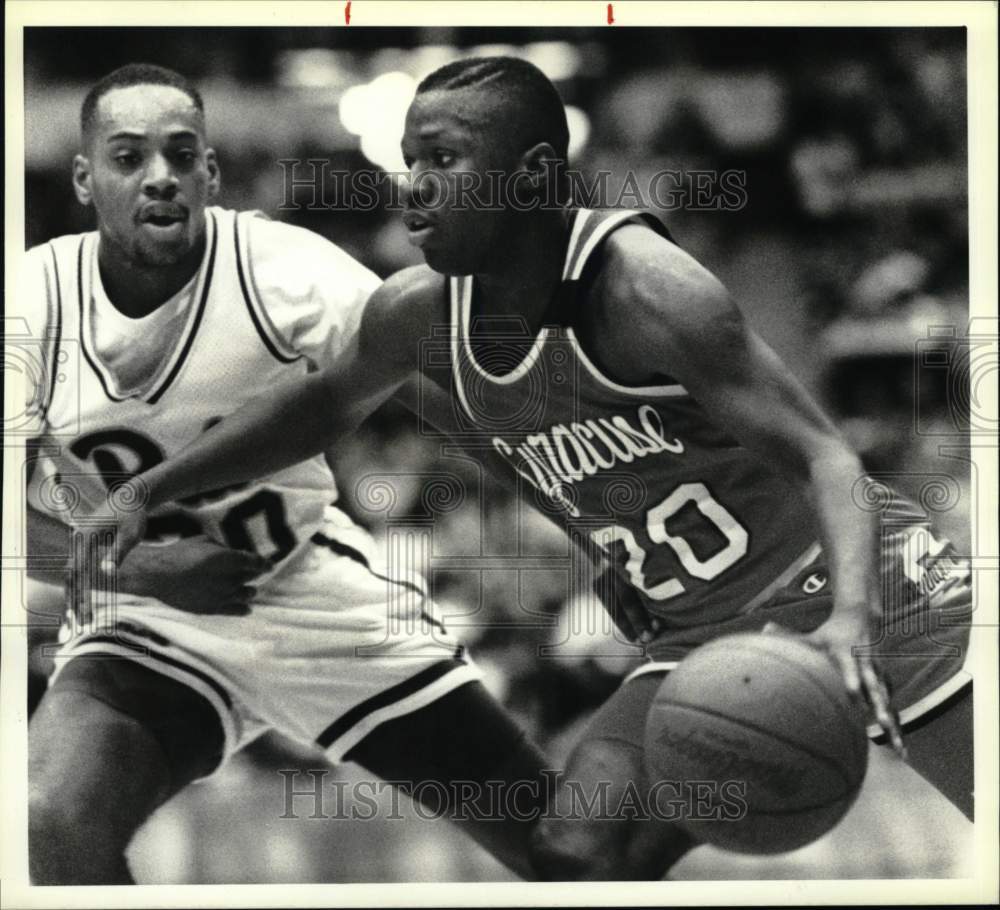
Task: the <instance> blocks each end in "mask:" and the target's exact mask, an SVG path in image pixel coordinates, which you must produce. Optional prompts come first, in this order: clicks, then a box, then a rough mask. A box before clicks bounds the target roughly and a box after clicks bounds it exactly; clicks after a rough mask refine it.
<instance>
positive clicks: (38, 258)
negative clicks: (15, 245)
mask: <svg viewBox="0 0 1000 910" xmlns="http://www.w3.org/2000/svg"><path fill="white" fill-rule="evenodd" d="M94 234H96V231H84V232H82V233H79V234H60V235H59V236H58V237H52V238H50V239H49V240H46V241H45V242H43V243H38V244H36V245H35V246H32V247H29V248H28V249H27V250H26V251H25V253H24V257H23V262H25V263H27V264H29V267H35V268H38V267H41V266H43V265H46V264H48V263H50V262H52V259H53V256H55V257H56V258H57V259H58V260H60V261H61V260H62V259H64V258H66V257H70V258H72V259H73V260H74V262H75V259H76V258H77V257H78V255H79V251H80V245H81V244H82V243H83V241H84V240H86V239H87V238H88V237H90V236H91V235H94Z"/></svg>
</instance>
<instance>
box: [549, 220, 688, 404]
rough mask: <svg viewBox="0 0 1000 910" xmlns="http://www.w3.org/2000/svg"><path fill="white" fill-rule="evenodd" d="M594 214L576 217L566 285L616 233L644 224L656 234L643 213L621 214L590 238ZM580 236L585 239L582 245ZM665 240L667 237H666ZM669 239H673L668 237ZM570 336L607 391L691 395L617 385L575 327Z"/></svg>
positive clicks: (678, 389)
mask: <svg viewBox="0 0 1000 910" xmlns="http://www.w3.org/2000/svg"><path fill="white" fill-rule="evenodd" d="M591 214H593V212H591V211H588V210H586V209H581V210H580V212H579V213H578V215H577V221H576V223H575V224H574V225H573V234H572V236H571V238H570V245H569V248H568V251H567V255H566V268H565V271H564V273H563V281H564V282H578V281H579V280H580V276H581V275H582V274H583V270H584V268H585V267H586V265H587V261H588V260H589V259H590V257H591V255H592V254H593V252H594V250H596V249H597V247H598V245H599V244H600V243H601V242H602V241H604V240H605V239H606V238H607V237H608V235H610V234H611V233H612V232H613V231H614V230H616V229H617V228H619V227H621V226H622V225H623V224H628V223H629V222H631V223H634V224H643V225H644V226H646V227H648V228H650V230H654V229H655V228H654V225H653V224H652V223H650V217H649V216H646V215H645V213H643V212H636V211H631V210H629V211H621V212H616V213H615V214H613V215H610V216H609V217H607V218H605V219H604V220H603V221H600V222H598V223H597V224H596V225H594V227H593V230H591V232H590V233H589V234H586V232H585V231H584V230H583V222H584V217H585V216H589V215H591ZM581 236H583V237H584V239H583V242H582V243H581ZM663 236H666V235H665V234H664V235H663ZM667 239H668V240H670V239H671V238H670V237H669V236H667ZM567 334H568V336H569V338H570V340H571V342H572V344H573V346H574V348H575V350H576V354H577V357H578V358H579V359H580V362H581V363H582V364H583V365H584V367H585V368H586V369H587V371H588V372H589V373H590V374H591V376H593V377H594V379H596V380H597V381H598V382H599V383H600V384H601V385H603V386H604V387H605V388H608V389H611V390H612V391H613V392H617V393H619V394H622V395H635V396H636V397H638V398H680V397H684V396H687V395H689V392H688V390H687V389H686V388H684V386H683V385H681V384H680V383H676V382H675V383H670V384H668V385H640V386H628V385H622V384H621V383H620V382H615V381H614V380H613V379H610V378H609V377H608V376H606V375H605V374H604V372H603V371H602V370H601V369H600V368H599V367H598V366H597V364H595V363H594V362H593V361H592V360H591V359H590V357H588V356H587V353H586V351H585V350H584V349H583V345H582V344H581V343H580V339H579V338H578V337H577V334H576V332H575V331H574V330H573V328H572V326H568V327H567Z"/></svg>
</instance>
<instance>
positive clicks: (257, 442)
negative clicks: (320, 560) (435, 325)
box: [117, 270, 427, 561]
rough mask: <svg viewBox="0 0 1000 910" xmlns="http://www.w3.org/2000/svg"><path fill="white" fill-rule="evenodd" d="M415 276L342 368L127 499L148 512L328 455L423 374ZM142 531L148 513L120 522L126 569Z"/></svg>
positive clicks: (162, 472)
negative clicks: (415, 373) (419, 358)
mask: <svg viewBox="0 0 1000 910" xmlns="http://www.w3.org/2000/svg"><path fill="white" fill-rule="evenodd" d="M413 271H415V270H406V271H404V272H401V273H399V274H397V275H395V276H393V277H392V278H390V279H389V280H388V281H386V282H385V283H384V284H383V285H382V286H381V287H380V288H378V289H377V290H376V291H375V293H374V294H372V296H371V297H370V298H369V300H368V302H367V303H366V304H365V309H364V313H363V315H362V318H361V324H360V327H359V330H358V334H357V337H356V339H355V340H354V342H353V343H352V344H351V345H350V346H349V348H348V349H347V351H346V352H345V353H344V354H343V355H341V356H340V357H339V358H338V361H337V362H336V363H335V364H333V365H331V366H330V367H328V368H327V369H326V370H323V371H321V372H318V373H313V374H310V375H309V376H307V377H305V378H304V379H302V380H301V381H296V382H294V383H291V384H289V385H287V386H283V387H280V388H279V389H277V390H275V391H274V392H273V393H272V394H268V395H266V396H261V397H259V398H256V399H254V400H253V401H251V402H250V403H249V404H247V405H245V406H244V407H242V408H240V409H239V410H238V411H236V412H235V413H233V414H231V415H229V416H228V417H226V418H225V419H224V420H222V421H221V422H220V423H218V424H216V425H215V426H214V427H213V428H212V429H211V430H209V431H208V432H207V433H205V434H204V435H202V436H201V437H199V438H198V439H197V440H196V441H195V442H194V443H192V444H191V445H190V446H188V447H187V448H186V449H184V450H183V451H182V452H181V453H179V454H178V455H176V456H175V457H173V458H170V459H168V460H167V461H165V462H162V463H161V464H159V465H157V466H156V467H155V468H152V469H151V470H149V471H147V472H146V473H144V474H140V475H139V476H138V477H136V478H134V479H133V480H132V481H130V485H131V487H132V490H131V491H129V492H131V493H132V494H133V495H134V496H135V497H136V501H138V502H144V503H145V508H146V509H150V508H152V507H155V506H157V505H160V504H161V503H164V502H170V501H172V500H175V499H178V498H183V497H186V496H191V495H194V494H196V493H199V492H203V491H206V490H211V489H217V488H219V487H222V486H227V485H231V484H234V483H240V482H246V481H252V480H257V479H259V478H261V477H266V476H268V475H270V474H273V473H275V472H276V471H279V470H282V469H283V468H287V467H289V466H291V465H294V464H297V463H298V462H300V461H304V460H305V459H307V458H311V457H313V456H314V455H318V454H320V453H321V452H326V451H328V450H330V449H331V448H332V447H333V446H334V444H335V442H336V441H337V440H338V439H340V437H342V436H343V435H344V434H346V433H350V432H352V431H353V430H354V429H356V428H357V426H358V425H359V424H360V423H361V422H362V421H363V420H364V419H365V418H366V417H367V416H368V415H369V414H370V413H371V412H372V411H374V410H375V408H377V407H378V405H379V404H381V403H382V402H383V401H384V400H385V399H386V398H388V397H389V396H390V395H391V394H392V393H393V392H394V391H395V390H396V389H397V388H398V387H399V386H400V385H401V384H402V383H403V382H404V381H405V380H406V378H407V376H408V375H409V374H410V373H411V372H412V371H413V370H414V369H415V368H416V363H417V351H418V346H419V339H420V338H421V337H423V336H424V335H425V334H426V332H427V323H425V322H423V318H424V310H422V309H421V307H420V304H421V301H422V300H423V299H424V298H423V296H422V295H421V294H420V293H419V291H420V287H419V283H416V282H414V281H413V279H414V277H415V276H414V275H413V274H410V273H412V272H413ZM119 501H122V499H121V498H120V499H119ZM143 523H144V515H143V511H142V510H139V511H136V512H133V513H124V514H123V515H122V516H121V521H120V522H119V536H118V541H117V544H118V546H117V559H118V561H120V560H121V559H122V558H123V557H124V555H125V554H126V553H127V552H128V550H129V549H131V547H132V546H134V545H135V543H137V542H138V540H139V539H141V536H142V532H143V527H142V525H143Z"/></svg>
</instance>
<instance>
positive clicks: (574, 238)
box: [562, 209, 594, 281]
mask: <svg viewBox="0 0 1000 910" xmlns="http://www.w3.org/2000/svg"><path fill="white" fill-rule="evenodd" d="M593 214H594V213H593V211H592V210H591V209H577V212H576V216H575V217H574V218H573V229H572V230H571V231H570V234H569V244H568V245H567V247H566V261H565V262H564V263H563V273H562V280H563V281H567V280H568V279H569V276H570V270H571V266H572V264H573V261H574V254H575V253H576V252H577V247H578V246H579V244H580V235H581V234H582V233H583V226H584V225H585V224H586V222H587V219H588V218H590V216H591V215H593Z"/></svg>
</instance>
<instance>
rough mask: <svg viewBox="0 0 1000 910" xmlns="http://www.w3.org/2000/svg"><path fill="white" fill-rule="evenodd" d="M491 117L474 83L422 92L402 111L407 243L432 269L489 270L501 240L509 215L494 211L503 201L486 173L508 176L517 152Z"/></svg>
mask: <svg viewBox="0 0 1000 910" xmlns="http://www.w3.org/2000/svg"><path fill="white" fill-rule="evenodd" d="M497 115H498V105H497V103H496V102H495V100H493V99H491V97H490V95H489V93H488V92H486V91H483V90H482V89H475V88H465V89H457V90H446V91H431V92H425V93H422V94H420V95H417V97H416V98H415V99H414V101H413V104H411V105H410V109H409V111H408V112H407V115H406V128H405V131H404V133H403V141H402V150H403V160H404V161H405V162H406V166H407V168H408V169H409V171H410V183H409V188H408V189H409V192H408V194H407V197H406V201H407V208H406V211H405V213H404V215H403V219H404V221H405V223H406V226H407V229H408V231H409V239H410V243H412V244H413V245H414V246H418V247H420V248H421V250H422V251H423V254H424V258H425V259H426V260H427V264H428V265H429V266H430V267H431V268H432V269H434V270H435V271H437V272H442V273H444V274H449V275H468V274H474V273H476V272H483V271H488V268H489V263H490V259H491V256H496V254H497V251H498V249H499V248H500V247H499V246H498V245H499V244H502V242H503V235H504V230H505V225H507V224H508V220H507V219H508V218H509V213H508V212H507V211H497V210H496V208H497V206H498V204H499V207H501V208H503V207H504V199H503V197H502V194H501V195H500V198H499V199H498V198H497V195H498V194H497V193H496V191H495V190H491V186H496V185H497V180H496V177H493V178H490V177H489V176H488V174H489V173H490V172H492V173H493V174H494V175H495V174H497V173H502V174H507V173H511V172H512V171H513V170H515V169H516V167H517V155H516V154H515V153H514V150H513V146H512V145H511V144H510V143H509V142H507V141H505V139H506V137H505V132H504V123H503V121H502V118H501V117H499V116H497ZM473 186H477V187H478V188H479V189H478V190H476V191H474V192H473V191H472V189H471V188H472V187H473ZM477 197H478V198H479V199H480V200H489V201H490V202H492V206H491V208H493V209H494V210H493V211H487V210H485V209H486V207H485V206H483V205H481V204H477Z"/></svg>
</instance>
